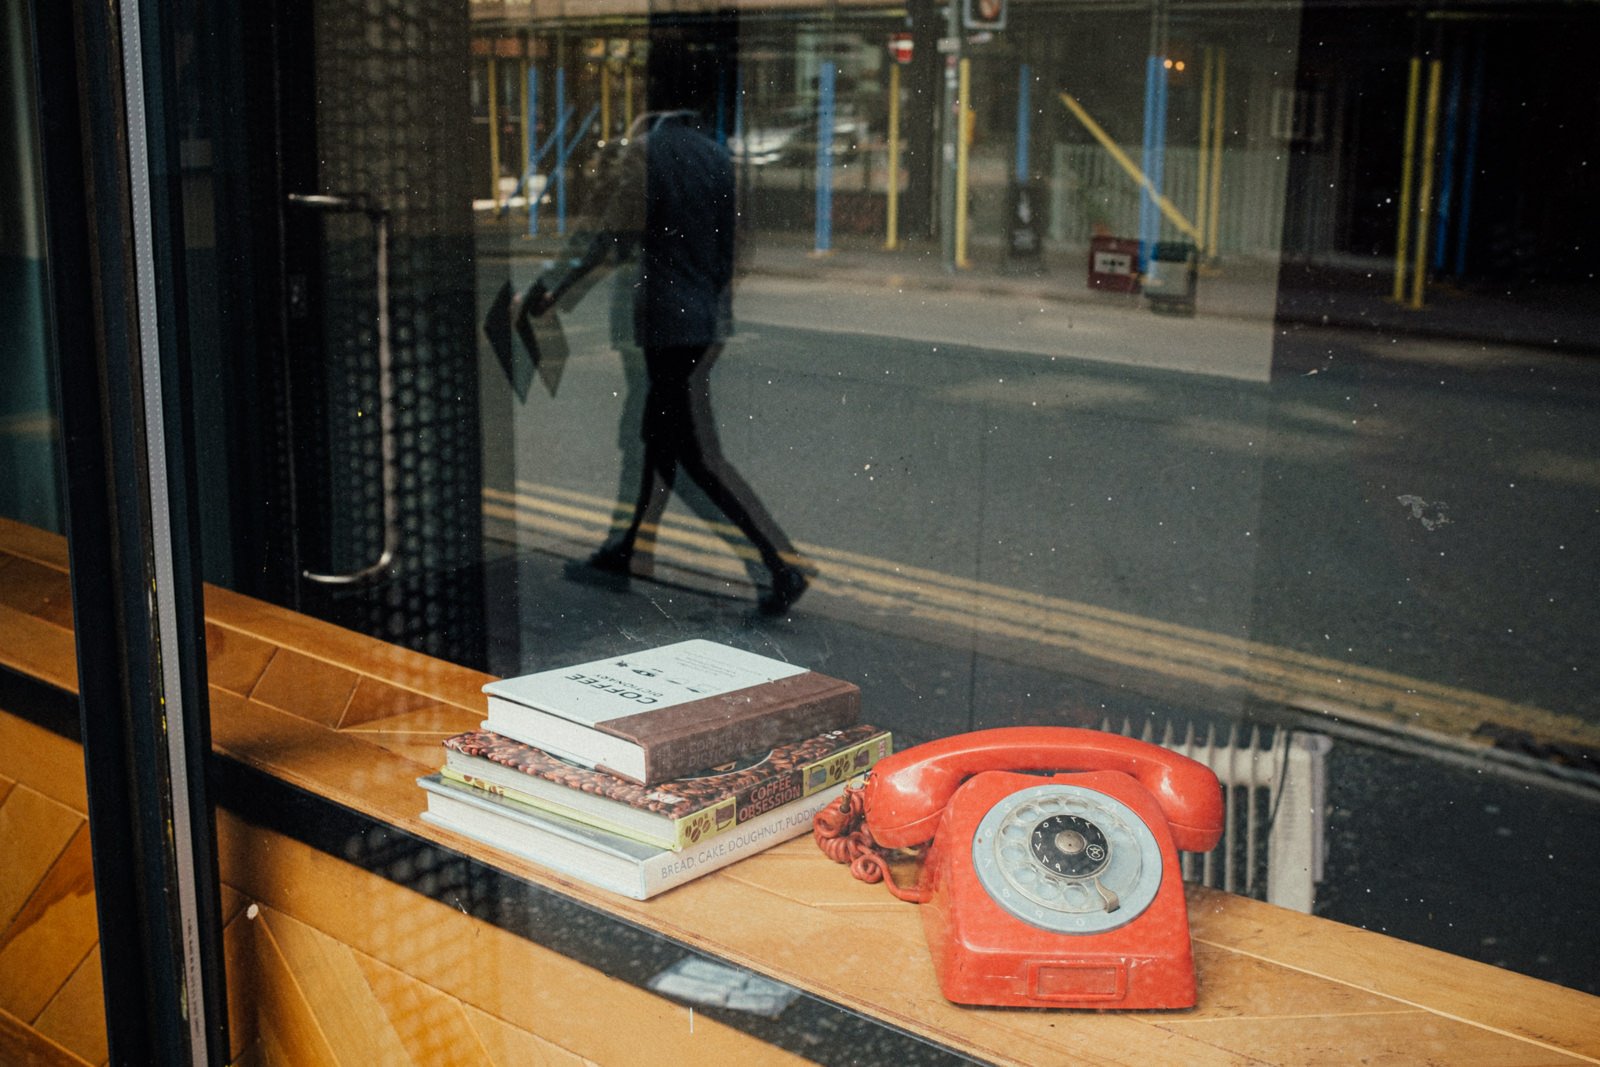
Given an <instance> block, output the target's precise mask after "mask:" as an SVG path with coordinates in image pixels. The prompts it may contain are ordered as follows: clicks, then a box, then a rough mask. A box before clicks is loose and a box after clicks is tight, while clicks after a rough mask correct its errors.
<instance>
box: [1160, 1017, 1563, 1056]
mask: <svg viewBox="0 0 1600 1067" xmlns="http://www.w3.org/2000/svg"><path fill="white" fill-rule="evenodd" d="M1158 1025H1160V1026H1162V1027H1163V1028H1165V1029H1169V1030H1173V1031H1175V1032H1180V1033H1185V1034H1188V1035H1190V1036H1193V1037H1196V1038H1198V1039H1200V1040H1203V1041H1206V1042H1207V1043H1210V1044H1214V1045H1217V1046H1219V1047H1221V1048H1224V1049H1228V1050H1229V1051H1230V1053H1231V1055H1232V1057H1233V1062H1235V1063H1240V1062H1246V1061H1249V1060H1254V1061H1256V1062H1267V1063H1282V1064H1294V1065H1296V1067H1318V1065H1326V1067H1344V1065H1346V1064H1350V1063H1392V1064H1449V1067H1507V1065H1510V1064H1516V1065H1519V1067H1579V1065H1581V1064H1585V1063H1592V1062H1593V1061H1591V1060H1587V1059H1584V1058H1582V1057H1578V1056H1569V1055H1566V1054H1564V1053H1562V1052H1559V1051H1556V1050H1552V1049H1539V1048H1536V1047H1534V1046H1531V1045H1529V1044H1528V1042H1526V1041H1524V1040H1522V1039H1521V1038H1517V1037H1512V1036H1510V1035H1508V1034H1501V1033H1495V1032H1494V1031H1491V1030H1485V1029H1483V1028H1482V1027H1477V1026H1472V1025H1471V1024H1469V1023H1464V1022H1460V1021H1458V1020H1455V1019H1446V1018H1443V1017H1441V1016H1438V1015H1434V1014H1432V1013H1430V1012H1425V1011H1421V1010H1416V1011H1406V1012H1391V1013H1387V1014H1380V1015H1346V1016H1337V1017H1325V1016H1317V1015H1298V1016H1283V1017H1279V1018H1275V1019H1222V1020H1212V1021H1203V1020H1195V1021H1184V1020H1180V1019H1174V1020H1172V1021H1169V1022H1162V1023H1159V1024H1158Z"/></svg>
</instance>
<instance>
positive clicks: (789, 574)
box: [523, 111, 807, 615]
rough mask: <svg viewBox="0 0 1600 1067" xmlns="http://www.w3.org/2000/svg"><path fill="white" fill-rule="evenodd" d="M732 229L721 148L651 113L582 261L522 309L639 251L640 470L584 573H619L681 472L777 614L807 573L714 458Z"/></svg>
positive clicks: (684, 123)
mask: <svg viewBox="0 0 1600 1067" xmlns="http://www.w3.org/2000/svg"><path fill="white" fill-rule="evenodd" d="M736 224H737V215H736V205H735V200H734V180H733V164H732V162H731V161H730V159H729V157H728V153H727V151H726V150H725V149H724V148H723V147H722V146H720V145H719V144H717V143H716V141H715V140H713V139H712V138H711V137H710V136H708V135H707V133H706V132H705V131H704V130H702V129H701V128H700V126H699V123H698V119H697V116H696V115H695V114H694V113H693V112H687V111H677V112H669V113H666V114H664V115H660V116H657V117H655V118H654V120H653V122H652V123H651V125H650V127H649V129H648V131H647V132H646V133H645V134H644V136H643V137H640V138H638V139H636V140H635V141H634V142H633V143H632V144H631V145H630V146H629V148H628V151H627V155H626V156H625V157H624V158H623V160H622V169H621V175H620V177H619V180H618V184H617V188H616V189H615V190H614V191H613V194H612V197H611V200H610V201H609V203H608V206H607V208H606V212H605V217H604V220H603V223H602V232H601V233H600V234H599V235H597V236H596V238H595V239H594V241H593V242H591V244H590V247H589V250H588V253H587V254H586V255H585V256H584V257H583V258H582V259H581V260H579V261H578V262H577V263H576V264H575V265H574V266H573V268H572V269H571V270H570V271H568V272H567V273H566V274H565V275H564V276H563V277H561V278H560V279H558V280H556V281H555V282H554V284H552V285H551V286H550V288H549V289H548V290H546V289H545V287H544V286H542V285H537V284H536V285H535V287H534V288H533V290H532V291H530V292H529V293H528V294H527V296H526V297H525V298H524V300H523V313H524V314H534V315H538V314H542V313H543V312H544V311H545V310H546V309H548V308H549V307H550V306H551V305H553V304H554V303H555V302H556V300H557V299H558V298H559V297H560V295H561V294H562V293H563V292H564V291H565V290H566V289H568V288H570V287H571V286H572V285H573V284H575V283H576V282H577V280H578V279H579V278H580V277H581V276H582V275H583V274H585V273H587V272H588V271H589V270H591V269H593V268H594V267H595V266H597V265H598V264H599V263H600V262H601V261H602V260H604V259H605V257H606V255H607V254H608V253H609V252H610V251H611V250H612V248H613V246H622V245H628V244H632V243H634V242H637V243H638V246H639V248H638V253H639V278H638V282H637V288H636V290H635V293H634V305H633V330H634V341H635V343H636V344H637V345H638V346H639V347H640V348H642V349H643V350H644V354H645V365H646V369H647V371H648V374H649V382H650V386H649V392H648V394H647V395H646V398H645V408H644V418H643V426H642V427H641V436H642V437H643V439H644V471H643V477H642V480H641V484H640V486H639V495H638V499H637V500H636V502H635V504H634V510H633V517H632V520H631V521H630V522H629V524H628V527H627V529H626V530H625V531H623V533H622V534H621V535H620V536H619V537H617V538H615V539H613V540H611V541H610V542H608V543H607V544H606V545H605V546H604V547H603V548H601V549H600V550H599V551H598V552H596V553H595V554H594V555H593V556H591V557H590V559H589V565H590V566H592V567H595V568H597V569H599V570H602V571H606V572H610V573H616V574H627V573H629V570H630V568H631V564H632V560H633V554H634V550H635V547H636V544H637V541H638V537H639V533H640V529H641V527H643V526H644V525H645V524H646V522H647V521H650V522H653V521H654V520H655V518H656V517H658V516H659V515H660V513H661V511H662V509H663V508H664V507H665V505H666V502H667V497H668V496H669V495H670V494H671V492H672V487H673V483H674V481H675V480H676V478H677V475H678V471H679V470H680V469H681V470H683V471H685V472H686V473H687V474H688V475H689V477H690V478H692V479H693V480H694V482H695V484H696V485H698V486H699V487H700V489H701V490H702V491H703V492H704V493H705V495H706V497H707V498H708V499H710V500H711V502H712V503H714V504H715V505H716V506H717V507H718V508H720V509H721V510H722V512H723V514H725V515H726V516H727V517H728V519H729V521H730V522H732V523H733V524H734V525H735V526H736V527H738V529H739V531H740V532H741V533H742V534H744V536H745V537H747V538H749V539H750V542H751V543H752V544H754V545H755V547H756V550H757V551H758V552H759V553H760V554H761V561H762V563H764V564H765V565H766V567H767V569H768V570H769V571H770V572H771V575H772V586H771V589H770V590H769V591H768V592H766V593H764V594H763V595H762V596H761V599H760V602H759V603H760V608H761V611H762V612H763V613H766V614H772V615H777V614H782V613H783V612H784V611H786V610H787V609H788V608H789V606H790V605H791V604H793V603H794V602H795V601H796V600H797V599H799V597H800V595H801V594H802V593H803V592H805V589H806V585H807V581H806V577H805V574H804V573H803V572H802V571H801V570H800V569H799V568H798V567H797V566H796V565H795V559H796V557H795V553H794V546H793V545H792V544H790V543H789V541H788V539H787V538H786V537H785V536H784V534H783V531H782V530H780V529H779V528H778V525H777V523H776V522H774V521H773V519H772V517H771V516H770V515H769V514H768V513H767V511H766V509H765V508H763V507H762V505H761V502H760V501H759V500H757V499H756V495H755V493H754V491H753V490H751V488H750V486H749V484H748V483H746V482H745V480H744V479H743V478H742V477H740V475H739V473H738V472H737V471H736V470H734V468H733V466H732V464H730V463H729V462H728V461H727V459H726V458H725V457H724V456H723V455H722V448H721V445H720V443H719V442H718V440H717V431H716V425H715V421H714V419H713V417H712V413H711V368H712V365H713V364H714V363H715V362H716V359H717V356H718V355H720V354H721V351H722V343H723V341H724V340H726V338H727V336H728V333H729V332H730V330H731V325H732V319H733V315H732V297H733V251H734V237H735V227H736Z"/></svg>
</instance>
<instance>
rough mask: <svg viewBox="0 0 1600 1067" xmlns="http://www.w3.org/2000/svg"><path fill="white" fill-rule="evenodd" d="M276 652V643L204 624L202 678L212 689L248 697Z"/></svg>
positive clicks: (213, 624)
mask: <svg viewBox="0 0 1600 1067" xmlns="http://www.w3.org/2000/svg"><path fill="white" fill-rule="evenodd" d="M276 651H277V646H275V645H272V644H269V643H267V642H266V641H262V640H260V639H258V638H255V637H251V636H250V635H249V634H242V633H240V632H239V631H237V630H229V629H227V628H225V627H222V626H218V625H216V624H215V623H207V624H206V681H207V682H209V683H210V684H211V686H212V687H213V688H216V689H222V690H225V691H227V692H229V693H234V694H236V695H238V696H242V697H243V696H249V695H250V691H251V690H252V689H254V688H255V687H256V683H257V682H259V681H261V676H262V674H264V673H265V672H266V669H267V664H268V663H269V662H271V660H272V654H273V653H274V652H276Z"/></svg>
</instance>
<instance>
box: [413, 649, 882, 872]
mask: <svg viewBox="0 0 1600 1067" xmlns="http://www.w3.org/2000/svg"><path fill="white" fill-rule="evenodd" d="M484 691H485V692H486V693H487V694H488V696H489V716H488V719H487V720H486V721H485V722H484V723H483V729H482V730H478V731H473V732H470V733H465V734H459V735H457V736H455V737H452V738H449V739H448V740H446V741H445V761H444V766H443V767H442V768H441V769H440V771H439V773H438V774H432V775H429V776H427V777H426V778H422V779H420V780H419V784H420V785H421V786H422V787H423V789H425V790H426V791H427V797H428V809H427V811H425V812H423V814H422V817H423V819H425V820H426V821H428V822H430V823H433V824H434V825H437V826H440V827H443V828H445V829H448V830H453V831H455V832H456V833H459V834H463V835H465V836H467V837H470V838H473V839H474V840H477V841H480V842H482V843H484V844H487V845H491V846H493V847H495V848H498V849H502V850H504V851H506V852H509V853H512V854H514V855H517V856H521V857H523V858H525V859H530V860H533V861H534V862H537V863H540V864H543V865H545V866H548V867H551V868H553V869H555V870H557V871H560V872H562V873H564V874H566V875H568V876H570V877H573V878H577V879H580V880H582V881H585V882H588V883H590V884H593V885H597V886H600V887H602V888H604V889H609V890H611V891H613V892H616V893H621V894H623V895H625V896H630V897H633V898H635V899H639V900H642V899H645V898H647V897H651V896H654V895H655V894H657V893H660V892H663V891H664V890H667V889H670V888H672V887H673V886H676V885H680V884H682V883H684V882H687V881H689V880H691V879H693V878H697V877H699V876H700V875H702V874H707V873H709V872H711V871H714V870H716V869H718V868H719V867H724V866H727V865H728V864H730V863H732V862H734V861H735V860H738V859H742V858H744V857H746V856H749V855H752V854H754V853H756V852H759V851H761V850H763V849H766V848H770V847H771V846H773V845H776V844H778V843H779V842H781V841H786V840H788V839H790V838H793V837H797V836H799V835H800V834H803V833H806V832H807V831H808V830H809V829H810V828H811V819H812V816H813V815H815V814H816V813H817V812H818V811H820V810H821V809H822V808H823V807H824V806H826V805H827V804H829V803H831V802H832V801H834V800H836V799H837V798H838V796H839V794H840V793H841V792H843V790H844V787H845V785H846V783H847V782H849V781H850V779H852V778H854V777H856V776H858V775H861V774H863V773H865V772H866V771H867V770H868V769H870V768H871V767H872V765H873V764H875V763H876V762H877V761H878V760H880V759H882V758H884V757H885V756H887V755H888V754H889V752H890V748H891V738H890V735H889V734H888V733H887V732H885V731H882V730H879V729H877V728H876V727H873V726H869V725H865V724H862V723H859V722H858V721H857V719H858V718H859V715H860V706H861V696H860V690H859V689H858V688H857V687H856V686H854V685H852V684H850V683H849V682H844V681H840V680H839V679H836V678H829V677H827V676H826V675H822V674H818V673H816V672H815V671H810V670H806V669H805V668H803V667H796V666H794V665H793V664H789V663H785V662H783V661H781V660H775V659H769V658H767V657H765V656H759V655H756V654H754V653H751V652H745V651H742V650H740V649H735V648H730V647H728V646H726V645H720V644H717V643H715V642H711V641H684V642H680V643H678V644H674V645H666V646H663V647H660V648H654V649H648V650H645V651H641V652H636V653H629V654H627V655H624V656H619V657H615V658H612V659H607V660H599V661H596V662H593V663H584V664H579V665H577V666H574V667H563V668H558V669H556V670H549V671H541V672H540V673H538V674H530V675H525V676H522V677H519V678H507V679H503V680H501V681H497V682H492V683H490V684H489V685H487V686H485V687H484Z"/></svg>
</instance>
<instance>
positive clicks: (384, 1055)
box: [255, 909, 410, 1065]
mask: <svg viewBox="0 0 1600 1067" xmlns="http://www.w3.org/2000/svg"><path fill="white" fill-rule="evenodd" d="M255 921H256V922H258V923H261V924H262V925H263V927H264V928H265V929H266V931H267V933H268V934H269V935H270V936H271V938H272V940H273V942H274V943H275V944H276V946H277V948H278V951H279V953H281V954H282V956H283V960H284V962H285V963H286V964H287V965H288V968H289V972H290V973H291V974H292V975H294V981H295V986H296V988H297V989H298V990H299V991H300V994H301V996H302V998H303V999H304V1002H305V1004H304V1007H305V1010H306V1011H307V1012H309V1013H310V1014H311V1016H312V1017H313V1018H315V1019H316V1020H317V1023H318V1028H319V1030H320V1031H321V1032H322V1035H323V1037H324V1039H325V1040H326V1041H327V1043H328V1046H329V1048H330V1049H331V1051H332V1053H333V1057H334V1062H336V1063H347V1064H352V1065H355V1064H361V1063H406V1062H408V1060H409V1058H410V1057H409V1055H408V1054H407V1052H406V1049H405V1047H404V1046H403V1045H402V1044H401V1041H400V1035H399V1034H397V1033H396V1032H395V1029H394V1026H393V1025H392V1024H391V1023H390V1021H389V1016H388V1014H387V1013H386V1012H385V1011H384V1008H383V1005H382V1004H380V1003H379V1001H378V998H377V997H376V996H375V995H374V994H373V991H372V987H371V986H370V985H368V984H367V979H366V975H365V974H363V973H362V969H361V967H360V965H359V964H357V962H356V959H355V956H356V953H355V951H354V950H353V949H351V948H350V946H349V945H346V944H344V943H343V942H341V941H338V940H336V939H334V938H332V937H329V936H327V935H326V934H322V933H319V932H318V931H317V930H315V929H313V928H312V927H310V926H307V925H305V924H304V923H301V922H298V921H296V920H295V919H292V918H290V917H289V916H287V915H283V914H280V913H278V912H276V911H273V910H271V909H263V910H262V911H261V912H260V913H259V914H258V915H257V917H256V919H255Z"/></svg>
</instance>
